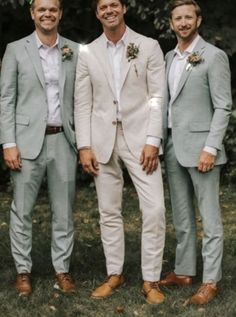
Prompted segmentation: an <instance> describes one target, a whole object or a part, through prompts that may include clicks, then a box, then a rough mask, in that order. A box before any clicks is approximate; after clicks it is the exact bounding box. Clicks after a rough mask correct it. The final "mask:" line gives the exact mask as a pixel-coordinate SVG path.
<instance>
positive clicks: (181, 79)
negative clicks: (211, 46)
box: [170, 38, 205, 103]
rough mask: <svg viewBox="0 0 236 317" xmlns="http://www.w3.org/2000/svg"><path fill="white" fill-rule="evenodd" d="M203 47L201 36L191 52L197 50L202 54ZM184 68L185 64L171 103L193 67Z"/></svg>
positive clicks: (203, 42)
mask: <svg viewBox="0 0 236 317" xmlns="http://www.w3.org/2000/svg"><path fill="white" fill-rule="evenodd" d="M204 48H205V41H204V40H203V39H202V38H200V39H199V41H198V42H197V44H196V46H195V47H194V49H193V52H199V54H200V55H202V54H203V52H204ZM172 59H173V58H172ZM170 64H171V63H170ZM186 68H187V64H186V66H185V67H184V70H183V73H182V75H181V77H180V81H179V84H178V87H177V90H176V93H175V96H174V98H173V100H172V103H173V102H174V101H175V100H176V98H177V97H178V95H179V94H180V92H181V90H182V89H183V87H184V85H185V83H186V81H187V79H188V77H189V75H190V74H191V72H192V69H193V67H190V68H189V69H186Z"/></svg>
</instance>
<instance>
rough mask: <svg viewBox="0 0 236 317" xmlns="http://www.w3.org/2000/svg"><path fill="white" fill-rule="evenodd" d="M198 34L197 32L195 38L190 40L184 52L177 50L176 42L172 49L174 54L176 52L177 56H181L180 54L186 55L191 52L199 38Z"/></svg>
mask: <svg viewBox="0 0 236 317" xmlns="http://www.w3.org/2000/svg"><path fill="white" fill-rule="evenodd" d="M200 38H201V37H200V35H199V34H198V35H197V36H196V37H195V39H194V40H193V41H192V43H191V44H190V45H189V46H188V47H187V48H186V50H185V51H184V52H182V53H181V52H180V50H179V47H178V44H177V45H176V47H175V49H174V52H175V53H176V54H178V55H179V56H182V55H187V54H191V53H192V52H193V50H194V48H195V46H196V44H197V42H198V41H199V40H200Z"/></svg>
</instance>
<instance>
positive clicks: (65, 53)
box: [61, 44, 74, 62]
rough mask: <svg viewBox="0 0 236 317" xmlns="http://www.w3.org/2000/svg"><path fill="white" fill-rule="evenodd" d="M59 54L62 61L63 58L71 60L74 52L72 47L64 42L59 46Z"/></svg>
mask: <svg viewBox="0 0 236 317" xmlns="http://www.w3.org/2000/svg"><path fill="white" fill-rule="evenodd" d="M61 54H62V61H63V62H64V61H65V60H67V59H68V60H71V58H72V56H73V54H74V52H73V51H72V49H71V48H70V47H69V46H68V45H67V44H66V45H64V46H63V47H62V48H61Z"/></svg>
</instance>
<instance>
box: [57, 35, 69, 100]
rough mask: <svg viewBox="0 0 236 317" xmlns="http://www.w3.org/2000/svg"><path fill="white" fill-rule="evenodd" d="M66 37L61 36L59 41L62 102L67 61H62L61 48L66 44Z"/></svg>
mask: <svg viewBox="0 0 236 317" xmlns="http://www.w3.org/2000/svg"><path fill="white" fill-rule="evenodd" d="M65 44H66V43H65V39H64V38H63V37H61V36H59V43H58V48H59V94H60V99H61V104H63V103H62V100H63V92H64V86H65V80H66V69H65V68H66V64H67V63H66V61H65V62H63V61H62V56H61V49H62V47H63V46H64V45H65Z"/></svg>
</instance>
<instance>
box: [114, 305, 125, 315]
mask: <svg viewBox="0 0 236 317" xmlns="http://www.w3.org/2000/svg"><path fill="white" fill-rule="evenodd" d="M116 312H117V313H118V314H124V312H125V309H124V307H122V306H117V307H116Z"/></svg>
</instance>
